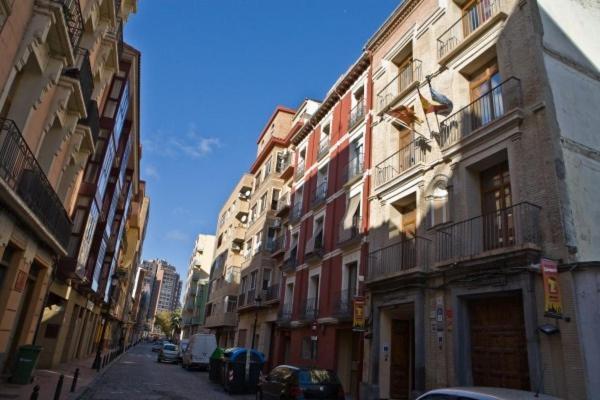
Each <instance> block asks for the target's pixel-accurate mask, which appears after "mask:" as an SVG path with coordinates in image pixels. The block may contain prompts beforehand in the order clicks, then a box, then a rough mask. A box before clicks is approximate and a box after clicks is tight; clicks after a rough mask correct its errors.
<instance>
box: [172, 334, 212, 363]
mask: <svg viewBox="0 0 600 400" xmlns="http://www.w3.org/2000/svg"><path fill="white" fill-rule="evenodd" d="M216 348H217V339H216V338H215V335H213V334H209V333H197V334H195V335H192V337H191V338H190V341H189V343H188V346H187V349H186V350H185V352H184V353H183V357H182V360H181V366H182V367H183V368H194V367H198V368H203V369H206V368H208V364H209V361H210V356H211V355H212V353H213V351H215V349H216Z"/></svg>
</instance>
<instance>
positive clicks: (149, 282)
mask: <svg viewBox="0 0 600 400" xmlns="http://www.w3.org/2000/svg"><path fill="white" fill-rule="evenodd" d="M142 268H143V269H145V270H146V271H148V275H147V276H146V278H145V282H144V289H143V290H142V292H144V293H145V295H143V297H144V298H149V304H148V311H147V314H146V321H147V325H149V327H150V330H151V333H152V334H154V335H162V334H163V332H162V331H161V330H160V327H159V326H158V325H156V324H155V323H154V318H155V317H156V315H157V314H160V313H161V312H173V311H175V310H177V309H178V308H181V303H180V301H179V297H180V296H181V278H180V276H179V274H178V273H177V269H176V268H175V267H174V266H173V265H171V264H169V263H168V262H167V261H166V260H160V259H156V260H149V261H144V262H143V263H142ZM150 286H152V289H151V291H148V289H149V287H150ZM148 293H149V295H148ZM140 318H143V311H142V315H141V316H140Z"/></svg>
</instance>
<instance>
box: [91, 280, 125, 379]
mask: <svg viewBox="0 0 600 400" xmlns="http://www.w3.org/2000/svg"><path fill="white" fill-rule="evenodd" d="M118 282H119V278H118V276H117V274H113V275H112V276H111V277H110V288H109V289H108V304H107V307H106V308H107V309H108V311H107V312H106V313H104V323H103V324H102V333H101V334H100V340H99V341H98V347H97V349H96V357H95V358H94V365H93V366H92V368H95V369H97V370H98V371H100V359H101V357H102V345H103V343H104V336H105V335H106V326H107V325H108V317H109V316H110V308H111V307H112V296H113V292H114V290H115V286H117V283H118Z"/></svg>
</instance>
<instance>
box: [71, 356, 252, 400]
mask: <svg viewBox="0 0 600 400" xmlns="http://www.w3.org/2000/svg"><path fill="white" fill-rule="evenodd" d="M199 397H200V398H202V399H206V400H209V399H228V398H234V399H235V400H246V399H254V395H236V396H229V395H228V394H227V393H225V391H224V390H223V388H222V387H221V386H220V385H217V384H213V383H211V382H210V381H209V380H208V373H207V372H204V371H197V370H192V371H187V370H184V369H183V368H181V366H179V365H175V364H163V363H157V362H156V353H153V352H152V351H151V346H150V345H149V344H140V345H138V346H136V347H134V348H132V349H131V350H129V352H128V353H126V354H124V355H123V356H122V357H121V358H120V359H119V360H118V361H117V362H116V363H115V364H114V365H112V366H111V367H110V368H109V369H108V371H106V372H105V373H104V375H102V377H100V378H99V380H98V381H97V382H95V384H93V386H91V387H90V388H89V389H88V390H87V391H86V392H85V393H84V394H83V395H82V396H81V397H80V398H81V399H86V400H88V399H94V400H104V399H107V400H108V399H127V400H134V399H148V400H158V399H173V400H183V399H198V398H199Z"/></svg>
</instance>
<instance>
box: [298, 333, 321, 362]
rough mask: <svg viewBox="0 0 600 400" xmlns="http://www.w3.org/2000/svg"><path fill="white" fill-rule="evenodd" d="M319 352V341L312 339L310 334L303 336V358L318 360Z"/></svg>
mask: <svg viewBox="0 0 600 400" xmlns="http://www.w3.org/2000/svg"><path fill="white" fill-rule="evenodd" d="M317 354H318V348H317V341H316V340H312V338H311V337H310V336H305V337H303V338H302V354H301V357H302V359H303V360H316V359H317Z"/></svg>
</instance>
